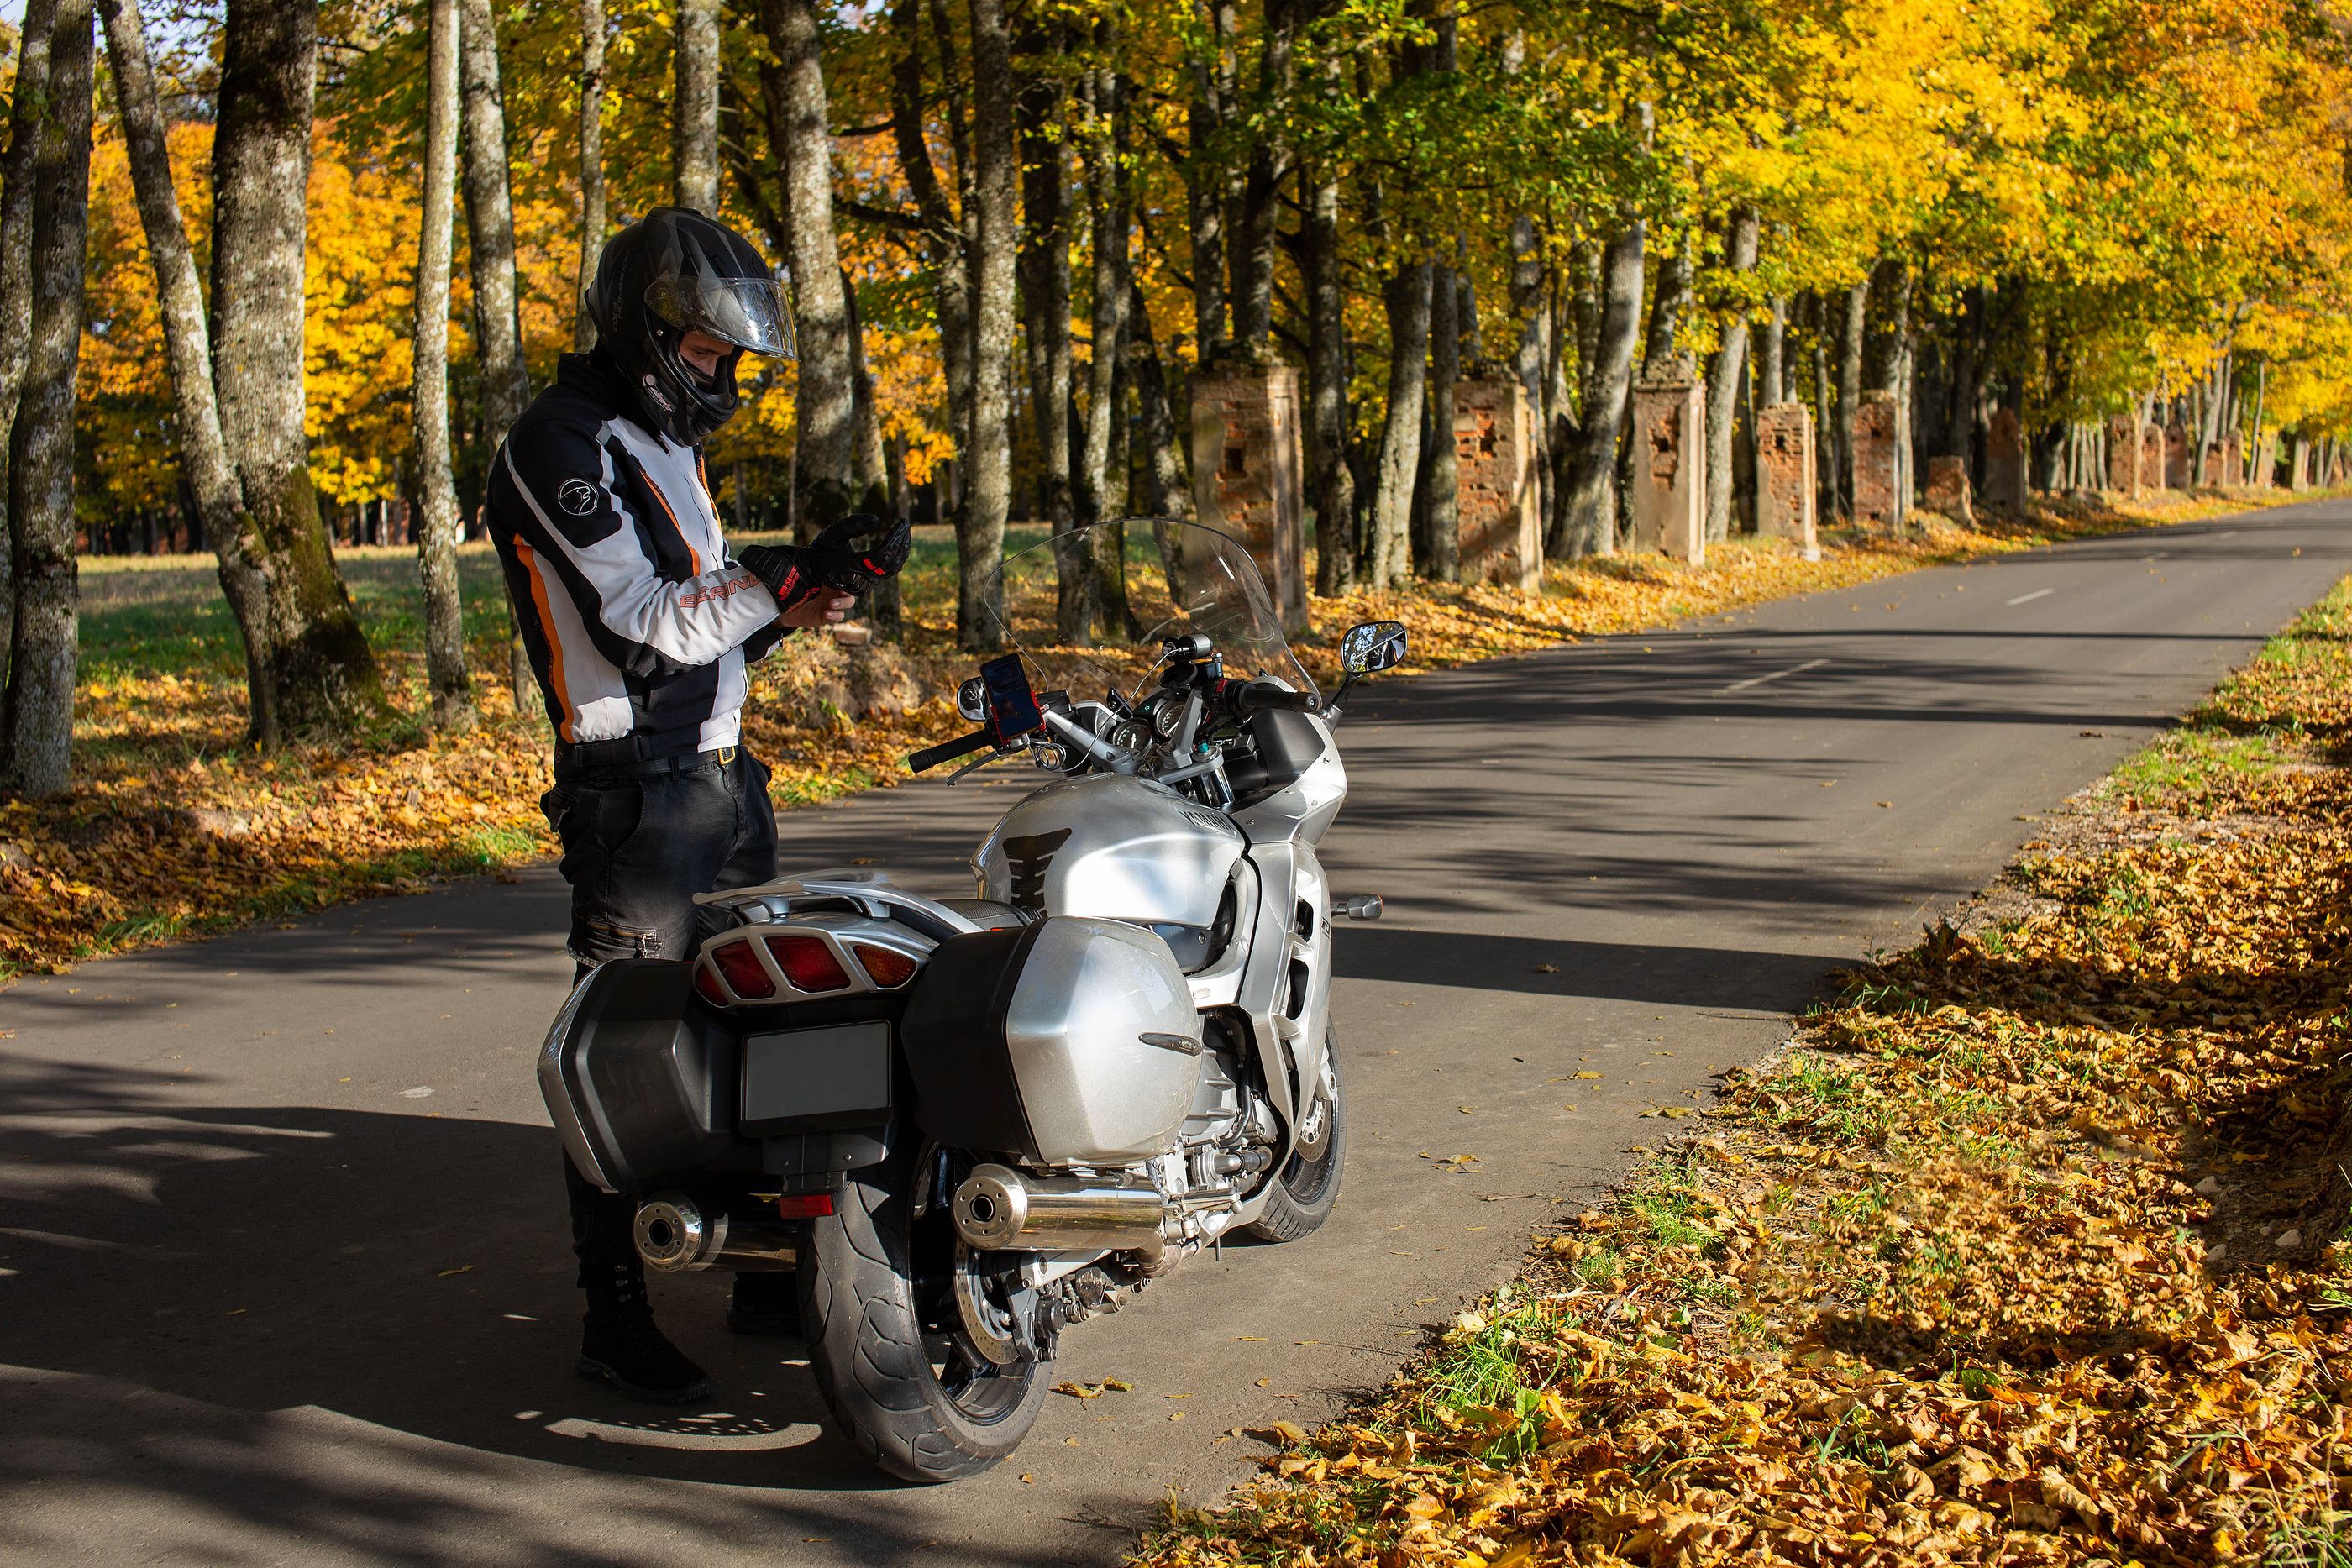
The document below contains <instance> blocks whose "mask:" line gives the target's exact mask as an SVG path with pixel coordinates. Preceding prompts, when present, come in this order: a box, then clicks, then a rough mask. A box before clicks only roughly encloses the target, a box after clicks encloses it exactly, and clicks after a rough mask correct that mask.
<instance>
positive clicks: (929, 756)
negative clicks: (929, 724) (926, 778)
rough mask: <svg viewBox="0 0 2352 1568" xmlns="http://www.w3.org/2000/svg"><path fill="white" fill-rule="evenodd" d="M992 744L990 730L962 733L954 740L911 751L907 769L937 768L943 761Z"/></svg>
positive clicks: (912, 771) (917, 771) (910, 770)
mask: <svg viewBox="0 0 2352 1568" xmlns="http://www.w3.org/2000/svg"><path fill="white" fill-rule="evenodd" d="M991 744H992V742H991V740H990V737H989V733H988V731H986V730H984V729H976V730H973V731H972V732H971V734H970V735H961V736H958V737H956V738H955V739H953V740H942V741H940V743H939V744H938V745H937V746H927V747H923V749H922V750H920V751H917V752H910V753H909V754H908V758H907V770H908V772H910V773H920V772H921V771H922V770H923V769H924V768H937V767H938V766H939V765H940V763H942V762H947V761H951V760H953V759H954V758H959V757H963V756H967V755H969V754H970V753H971V752H974V751H982V750H985V749H986V748H987V747H989V746H990V745H991Z"/></svg>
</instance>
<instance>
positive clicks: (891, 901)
mask: <svg viewBox="0 0 2352 1568" xmlns="http://www.w3.org/2000/svg"><path fill="white" fill-rule="evenodd" d="M1055 552H1059V554H1058V558H1057V556H1056V554H1055ZM1088 563H1091V570H1092V574H1093V578H1094V580H1095V582H1096V585H1097V590H1098V591H1099V594H1100V599H1101V602H1102V604H1103V606H1104V607H1105V618H1106V619H1111V620H1123V621H1124V626H1123V627H1122V628H1121V629H1122V630H1123V631H1125V632H1128V633H1129V634H1128V635H1126V636H1123V637H1116V638H1113V639H1111V640H1110V641H1109V642H1108V643H1107V644H1106V645H1105V646H1103V647H1100V648H1097V649H1092V650H1083V651H1080V650H1070V649H1066V648H1058V647H1049V646H1048V645H1047V644H1049V643H1053V642H1054V641H1055V638H1054V636H1053V634H1052V633H1051V632H1050V631H1048V632H1042V633H1040V632H1027V631H1025V630H1024V627H1022V626H1021V625H1018V624H1015V622H1016V621H1018V620H1019V619H1020V616H1019V614H1018V612H1017V607H1018V606H1020V605H1023V604H1027V603H1031V602H1034V601H1036V600H1037V599H1038V598H1039V597H1041V595H1043V594H1045V593H1048V592H1051V591H1052V585H1053V584H1055V583H1056V582H1057V581H1060V580H1063V578H1065V577H1066V576H1069V575H1083V574H1082V572H1081V573H1076V574H1074V573H1073V572H1072V568H1073V565H1074V564H1076V565H1077V566H1079V567H1080V568H1082V569H1083V568H1085V567H1086V566H1087V564H1088ZM984 598H986V599H988V600H991V601H995V602H998V603H1005V604H1012V605H1014V606H1015V607H1016V610H1015V611H1014V612H1005V613H1003V616H1002V619H1001V621H1000V624H999V630H1000V631H1001V632H1003V641H1004V642H1005V643H1008V644H1009V645H1010V646H1011V647H1012V648H1013V652H1011V653H1007V654H1005V655H1003V656H1002V657H1000V658H996V659H993V660H991V661H989V662H988V663H986V664H983V665H982V668H981V671H980V674H978V675H977V676H975V677H974V678H973V679H971V680H969V681H967V682H965V683H964V685H963V687H962V689H961V691H960V693H959V695H958V706H959V708H960V710H961V712H962V714H963V715H964V716H965V717H966V718H968V719H969V720H971V721H972V722H973V723H974V724H976V725H977V726H978V727H977V728H976V729H974V730H973V731H972V733H971V734H970V735H968V736H966V737H962V738H961V739H958V740H952V741H949V742H947V743H945V744H943V745H940V746H935V747H930V748H929V749H928V750H925V751H921V752H918V753H916V754H915V755H914V756H912V757H910V758H908V766H909V767H910V768H913V769H914V770H916V771H922V770H924V769H927V768H933V767H937V766H939V765H940V764H942V763H945V762H948V761H951V760H955V759H957V758H962V757H967V756H971V755H972V754H973V753H981V754H982V755H980V756H979V757H978V758H977V759H976V760H974V761H972V762H970V763H968V764H966V765H965V766H964V767H963V768H960V769H959V770H958V772H957V774H956V775H955V779H961V778H962V777H963V776H964V775H965V774H968V773H970V772H971V771H973V770H974V769H975V768H983V767H986V766H988V765H990V764H992V763H994V762H998V761H1002V760H1005V759H1008V758H1022V759H1025V760H1026V761H1028V762H1030V763H1032V764H1034V765H1035V766H1036V767H1038V768H1042V769H1043V770H1045V772H1047V773H1048V774H1050V775H1051V776H1052V777H1051V778H1050V779H1049V780H1048V781H1047V782H1045V784H1044V785H1043V787H1042V788H1039V789H1035V790H1034V791H1033V792H1032V793H1030V794H1029V795H1027V796H1026V797H1025V798H1024V799H1023V800H1020V801H1019V802H1017V803H1016V804H1014V805H1013V807H1012V809H1011V810H1007V811H1006V812H1005V813H1004V814H1003V818H1002V819H1001V820H1000V821H998V822H997V823H996V825H995V827H994V829H993V830H992V831H991V832H990V833H989V834H988V836H987V838H986V840H985V841H983V842H982V844H981V846H980V849H979V851H978V852H977V854H976V855H975V856H974V859H973V865H974V868H975V869H976V871H977V872H978V874H979V888H978V895H977V896H976V897H971V898H930V897H926V896H922V895H920V894H916V893H914V892H912V891H910V890H908V889H907V888H904V887H901V886H899V885H898V883H895V882H893V881H892V880H891V879H890V877H889V876H888V875H887V873H883V872H880V871H877V870H873V869H870V868H865V867H851V868H846V869H839V870H827V871H812V872H804V873H800V874H798V875H795V876H790V877H786V878H783V879H782V880H780V881H777V882H774V883H768V884H766V885H763V886H760V887H752V888H744V889H738V890H732V891H730V892H726V893H721V894H710V895H707V896H706V897H705V899H704V900H703V902H704V903H705V904H707V905H708V906H709V911H710V913H711V915H713V916H714V917H715V918H716V919H717V920H718V921H719V922H720V923H721V925H722V929H720V930H719V932H718V933H717V934H716V935H714V936H710V937H709V938H708V939H707V940H706V941H705V942H704V943H703V945H702V946H701V950H700V952H699V953H698V955H697V956H696V957H695V958H694V959H692V960H691V961H690V962H678V961H669V960H662V959H650V958H635V959H621V960H617V961H615V962H612V963H608V964H604V965H602V966H600V967H598V968H596V969H595V970H593V972H591V973H590V974H589V975H588V976H586V977H584V978H583V980H582V981H581V982H580V984H579V985H578V986H577V987H576V988H574V990H573V991H572V995H571V997H570V998H569V999H568V1000H567V1001H566V1002H565V1003H564V1006H563V1008H562V1011H561V1012H560V1013H559V1014H558V1016H557V1018H556V1019H555V1022H554V1025H553V1027H552V1028H551V1030H550V1031H549V1034H548V1037H547V1041H546V1045H545V1048H544V1050H543V1051H542V1052H541V1058H540V1061H539V1070H538V1071H539V1081H540V1086H541V1092H542V1093H543V1094H544V1096H545V1098H546V1101H547V1105H548V1111H549V1113H550V1115H551V1117H552V1118H553V1120H554V1123H555V1125H556V1127H557V1129H558V1130H559V1132H560V1133H561V1134H562V1138H563V1142H564V1145H565V1147H566V1149H567V1150H568V1151H569V1153H570V1155H571V1157H572V1161H573V1162H574V1164H575V1165H576V1166H578V1167H579V1169H580V1172H581V1174H582V1175H583V1176H585V1177H586V1178H587V1179H588V1180H590V1181H591V1182H593V1183H594V1184H595V1185H596V1186H600V1187H602V1188H604V1190H606V1191H609V1192H614V1193H629V1194H633V1195H635V1196H636V1197H637V1208H636V1218H635V1241H636V1246H637V1249H638V1251H639V1253H640V1255H641V1256H642V1257H643V1258H644V1259H645V1260H646V1263H647V1264H648V1265H649V1266H651V1267H652V1268H654V1269H656V1270H666V1271H681V1270H700V1269H708V1268H712V1267H727V1268H735V1269H792V1270H797V1273H798V1289H799V1301H800V1309H801V1326H802V1332H803V1336H804V1338H805V1340H806V1343H807V1347H808V1358H809V1364H810V1368H811V1370H812V1372H813V1373H814V1376H815V1379H816V1382H817V1385H818V1388H819V1389H820V1391H821V1392H822V1394H823V1396H824V1399H825V1401H826V1404H827V1405H828V1406H829V1407H830V1409H831V1410H832V1412H833V1414H834V1416H835V1419H836V1421H837V1422H838V1424H839V1426H840V1427H841V1429H842V1431H843V1432H844V1433H845V1435H846V1436H847V1437H849V1438H850V1440H851V1441H852V1442H853V1443H854V1444H855V1445H856V1447H857V1448H860V1449H861V1450H862V1451H863V1452H864V1453H865V1454H866V1456H867V1457H868V1458H870V1459H872V1460H873V1462H874V1463H876V1464H877V1465H878V1466H879V1467H880V1468H881V1469H884V1470H886V1471H887V1472H888V1473H890V1474H892V1475H894V1476H898V1477H900V1478H903V1479H908V1480H915V1481H951V1480H956V1479H962V1478H964V1477H968V1476H971V1475H975V1474H978V1473H980V1472H981V1471H983V1470H985V1469H989V1468H991V1467H992V1466H993V1465H995V1464H997V1463H999V1462H1000V1461H1002V1460H1003V1458H1005V1457H1006V1456H1007V1455H1009V1454H1011V1453H1012V1452H1013V1449H1014V1448H1016V1447H1017V1446H1018V1445H1019V1444H1020V1442H1021V1440H1022V1439H1023V1437H1025V1436H1026V1435H1027V1433H1028V1431H1029V1429H1030V1427H1031V1426H1032V1424H1033V1423H1034V1420H1035V1418H1036V1416H1037V1412H1038V1409H1039V1406H1041V1405H1042V1403H1043V1402H1044V1399H1045V1394H1046V1392H1047V1390H1048V1388H1049V1386H1050V1385H1051V1375H1050V1373H1049V1370H1048V1369H1049V1367H1050V1366H1051V1364H1052V1363H1053V1360H1054V1357H1055V1351H1056V1347H1057V1343H1058V1341H1059V1338H1060V1336H1061V1334H1062V1333H1063V1332H1064V1331H1065V1330H1066V1329H1067V1328H1068V1327H1069V1326H1070V1325H1072V1324H1074V1323H1078V1322H1085V1321H1087V1320H1088V1319H1090V1318H1095V1317H1098V1316H1101V1315H1102V1314H1104V1313H1107V1312H1113V1311H1116V1310H1118V1309H1119V1308H1120V1307H1122V1306H1123V1305H1125V1304H1126V1303H1127V1302H1129V1301H1131V1300H1132V1299H1133V1298H1134V1297H1135V1296H1136V1295H1137V1294H1138V1293H1139V1292H1140V1291H1143V1290H1144V1289H1145V1288H1147V1287H1148V1286H1149V1285H1150V1283H1151V1281H1154V1280H1157V1279H1160V1277H1162V1276H1163V1275H1165V1274H1166V1273H1168V1271H1169V1270H1171V1269H1173V1268H1175V1267H1176V1266H1177V1265H1178V1264H1179V1263H1180V1262H1181V1261H1182V1260H1184V1259H1185V1258H1187V1257H1189V1256H1192V1255H1194V1254H1197V1253H1199V1252H1200V1251H1202V1249H1210V1248H1214V1247H1217V1246H1218V1245H1219V1244H1220V1243H1221V1241H1222V1240H1223V1239H1224V1238H1225V1237H1228V1236H1241V1235H1245V1236H1249V1237H1253V1238H1255V1239H1258V1240H1261V1241H1269V1242H1287V1241H1295V1240H1297V1239H1301V1238H1303V1237H1306V1236H1308V1235H1310V1234H1312V1233H1313V1232H1314V1231H1315V1230H1316V1229H1317V1228H1319V1227H1320V1226H1321V1225H1322V1224H1323V1222H1324V1220H1325V1219H1326V1218H1328V1216H1329V1215H1330V1213H1331V1210H1332V1206H1333V1204H1334V1202H1335V1201H1336V1200H1337V1198H1338V1196H1339V1179H1340V1173H1341V1167H1342V1162H1343V1159H1344V1157H1345V1153H1346V1145H1347V1120H1346V1107H1347V1101H1346V1098H1345V1096H1344V1093H1343V1092H1342V1074H1341V1068H1340V1061H1339V1055H1338V1053H1337V1051H1336V1050H1335V1049H1334V1041H1333V1037H1332V1030H1331V1023H1330V990H1331V962H1330V959H1331V927H1332V923H1333V922H1334V921H1335V920H1338V919H1345V918H1353V919H1376V918H1378V916H1379V915H1380V901H1379V899H1378V898H1377V897H1374V896H1370V895H1357V896H1352V897H1350V896H1339V895H1335V894H1333V893H1332V891H1331V889H1330V886H1329V883H1328V881H1327V879H1326V877H1325V874H1324V872H1323V868H1322V865H1321V863H1320V862H1318V860H1317V858H1316V845H1317V844H1318V841H1320V840H1321V839H1322V837H1323V835H1324V833H1325V832H1326V831H1328V829H1329V827H1330V825H1331V823H1332V821H1333V820H1334V819H1335V818H1336V817H1337V816H1338V814H1339V808H1340V805H1341V803H1342V802H1343V801H1344V800H1346V798H1347V772H1346V769H1345V768H1344V767H1343V766H1342V764H1341V762H1340V758H1339V749H1338V746H1337V744H1336V741H1335V737H1334V727H1335V726H1336V724H1337V723H1338V720H1339V715H1340V711H1341V705H1342V702H1343V700H1344V699H1345V697H1346V695H1348V692H1349V689H1350V688H1351V687H1352V686H1353V685H1354V684H1355V683H1356V682H1357V681H1358V680H1360V679H1361V678H1362V677H1364V676H1365V675H1368V674H1374V673H1376V672H1378V671H1381V670H1384V669H1388V668H1390V667H1391V666H1393V665H1394V664H1397V663H1398V662H1399V661H1400V660H1401V659H1402V657H1403V656H1404V652H1405V634H1404V628H1403V627H1402V625H1401V624H1399V623H1397V622H1370V623H1367V624H1365V625H1360V626H1358V627H1356V628H1355V629H1353V630H1352V631H1350V632H1348V633H1347V636H1346V638H1345V639H1344V641H1343V643H1342V645H1341V661H1340V662H1341V669H1342V680H1341V682H1340V685H1339V689H1338V690H1337V691H1335V692H1334V693H1333V694H1332V695H1331V696H1330V697H1328V698H1325V697H1322V696H1321V695H1318V692H1317V690H1316V687H1315V684H1314V682H1313V681H1312V680H1311V679H1310V678H1309V677H1308V675H1307V671H1306V670H1305V669H1304V668H1303V667H1302V666H1301V665H1300V664H1299V663H1298V661H1297V658H1296V657H1294V656H1293V654H1292V653H1291V651H1290V649H1289V647H1288V645H1287V643H1286V642H1285V640H1284V638H1283V635H1282V630H1281V624H1280V622H1279V621H1278V619H1277V618H1276V614H1275V612H1274V609H1273V606H1272V603H1271V602H1270V601H1269V600H1268V598H1267V595H1266V591H1265V585H1264V583H1263V582H1262V581H1261V580H1260V578H1259V575H1258V572H1257V570H1256V567H1255V564H1254V562H1253V561H1252V560H1251V559H1250V556H1249V553H1248V551H1247V550H1246V549H1244V548H1243V547H1242V546H1241V545H1240V544H1239V543H1237V542H1236V541H1234V539H1232V538H1228V537H1227V536H1225V535H1223V534H1221V533H1219V532H1217V531H1215V530H1214V529H1211V528H1203V527H1201V526H1199V525H1197V524H1190V523H1181V522H1174V521H1168V520H1160V519H1140V518H1139V519H1121V520H1118V521H1114V522H1107V523H1101V524H1097V525H1094V526H1093V527H1092V528H1087V529H1082V530H1077V531H1076V533H1075V534H1066V535H1064V536H1061V538H1058V539H1055V540H1053V541H1049V542H1048V543H1046V544H1041V545H1038V546H1036V547H1034V548H1033V549H1028V550H1024V551H1021V552H1019V553H1017V554H1015V555H1013V556H1011V557H1009V558H1008V559H1006V560H1005V562H1004V564H1003V568H1002V569H1001V576H1000V580H999V581H998V582H996V583H995V584H992V585H991V586H990V591H989V592H988V593H987V594H986V595H984ZM1087 608H1088V618H1089V619H1092V618H1093V613H1092V612H1093V608H1094V607H1093V606H1088V607H1087ZM1044 618H1045V620H1047V621H1050V620H1051V619H1052V618H1053V617H1052V614H1051V612H1050V611H1049V612H1047V613H1046V615H1045V617H1044ZM1046 670H1056V671H1063V672H1066V674H1067V675H1068V677H1069V678H1070V679H1072V680H1075V681H1079V682H1084V683H1086V684H1087V687H1088V688H1090V689H1100V690H1101V691H1102V692H1103V694H1104V695H1102V697H1101V698H1100V699H1099V700H1076V699H1074V698H1073V696H1072V695H1070V691H1069V690H1068V689H1067V688H1066V687H1059V688H1055V689H1049V690H1045V691H1040V690H1038V689H1037V688H1036V685H1035V683H1034V682H1033V680H1032V679H1031V674H1032V672H1043V671H1046ZM953 781H954V779H950V782H953Z"/></svg>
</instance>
